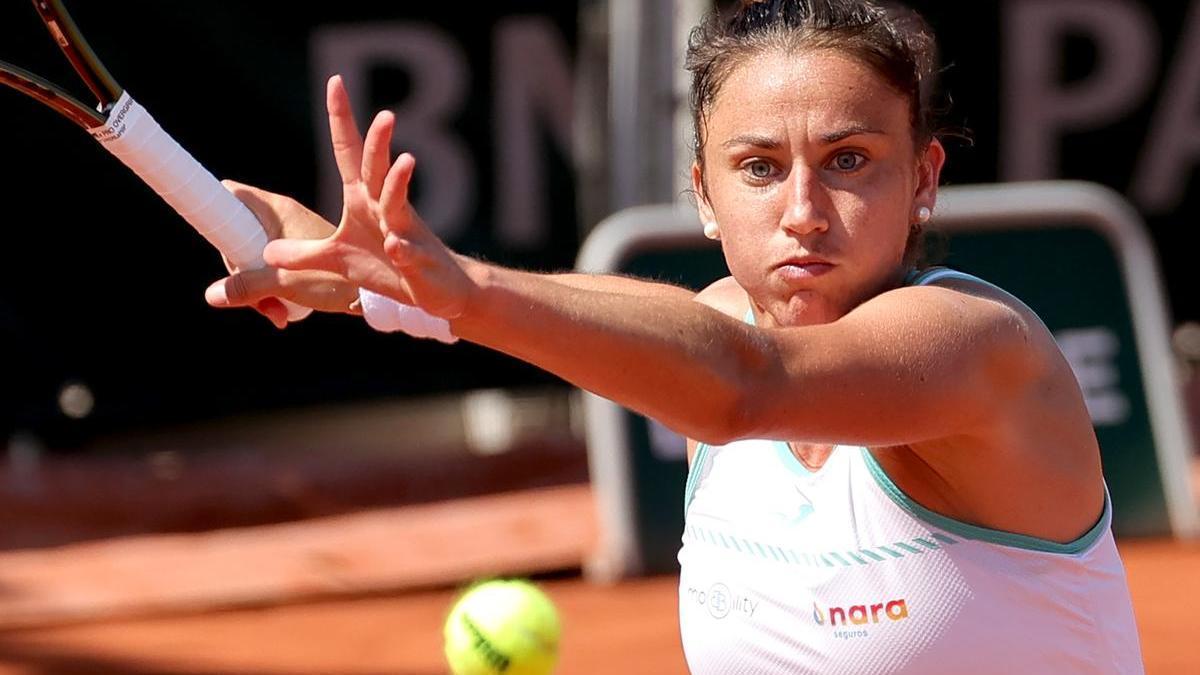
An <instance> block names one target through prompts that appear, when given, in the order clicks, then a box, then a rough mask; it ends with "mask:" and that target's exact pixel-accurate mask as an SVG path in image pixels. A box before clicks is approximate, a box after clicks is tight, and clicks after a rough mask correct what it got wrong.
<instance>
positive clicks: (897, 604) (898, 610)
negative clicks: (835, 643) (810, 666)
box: [813, 598, 908, 628]
mask: <svg viewBox="0 0 1200 675" xmlns="http://www.w3.org/2000/svg"><path fill="white" fill-rule="evenodd" d="M907 618H908V602H907V601H906V600H905V599H904V598H900V599H898V600H888V601H887V602H876V603H870V604H862V605H849V606H847V607H827V608H825V609H824V610H822V609H821V606H820V605H818V604H817V603H815V602H814V603H813V621H816V622H817V625H818V626H829V627H830V628H833V627H836V626H865V625H867V624H870V623H879V622H880V621H881V620H884V619H886V620H888V621H903V620H904V619H907Z"/></svg>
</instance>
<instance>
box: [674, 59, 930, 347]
mask: <svg viewBox="0 0 1200 675" xmlns="http://www.w3.org/2000/svg"><path fill="white" fill-rule="evenodd" d="M910 116H911V112H910V108H909V102H908V100H907V99H906V98H905V97H904V96H903V95H901V94H900V93H898V92H897V91H895V90H894V89H893V88H892V87H890V86H889V85H888V84H887V83H886V82H885V81H884V80H883V79H881V78H880V77H879V76H878V75H876V74H875V72H874V71H873V70H871V68H870V67H868V66H866V65H865V64H863V63H861V62H859V61H858V60H857V59H854V58H852V57H850V56H846V55H844V54H842V53H839V52H836V51H830V50H820V51H808V52H801V53H793V54H786V53H782V52H766V53H761V54H758V55H755V56H752V57H750V58H747V59H744V60H743V62H742V63H741V64H740V65H738V66H737V67H736V68H735V70H734V71H733V72H732V73H731V74H730V76H729V78H728V79H727V80H726V81H725V83H724V85H723V88H722V89H721V91H720V93H719V94H718V96H717V99H716V101H715V102H714V103H713V106H712V109H711V110H710V111H709V115H708V118H707V125H706V127H705V136H704V138H705V145H704V175H703V182H702V183H701V175H700V170H699V168H698V167H697V168H694V169H693V182H695V183H696V188H697V193H698V194H699V195H700V211H701V218H702V219H703V220H704V221H705V222H709V221H712V220H715V221H716V223H717V224H718V226H719V227H720V232H721V240H722V246H723V248H724V252H725V259H726V262H727V263H728V265H729V270H730V272H731V273H732V274H733V276H734V278H735V279H736V280H737V282H738V283H739V284H740V285H741V286H742V288H744V289H746V291H747V292H748V293H749V294H750V297H751V299H752V304H753V305H754V308H755V312H756V314H757V315H758V318H759V320H760V325H804V324H814V323H826V322H829V321H833V320H836V319H837V318H839V317H841V316H842V315H844V314H845V313H846V312H848V311H850V310H851V309H853V308H854V307H855V306H856V305H858V304H859V303H861V302H863V301H864V300H866V299H868V298H870V297H871V296H873V295H876V294H878V293H880V292H881V291H883V290H885V289H886V288H888V287H890V286H894V285H897V284H898V283H899V281H900V279H901V277H902V275H903V273H904V269H903V258H904V253H905V245H906V242H907V240H908V235H909V231H910V227H911V225H912V224H913V223H914V222H916V212H917V209H918V208H920V207H921V206H926V207H929V208H932V207H933V200H934V198H935V193H936V189H937V174H938V173H939V171H940V170H941V165H942V161H943V159H944V152H943V150H942V148H941V146H940V145H938V144H937V143H936V142H934V143H933V144H931V145H930V147H929V148H927V149H926V148H921V149H920V151H918V148H917V147H916V143H915V142H914V140H913V131H912V122H911V119H910Z"/></svg>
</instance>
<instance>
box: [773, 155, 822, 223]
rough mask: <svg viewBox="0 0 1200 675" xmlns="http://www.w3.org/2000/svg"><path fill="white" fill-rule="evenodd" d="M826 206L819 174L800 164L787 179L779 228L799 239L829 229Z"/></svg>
mask: <svg viewBox="0 0 1200 675" xmlns="http://www.w3.org/2000/svg"><path fill="white" fill-rule="evenodd" d="M824 203H825V199H824V186H822V185H821V183H820V180H819V178H818V177H817V175H816V173H815V172H814V171H812V170H810V169H808V168H807V167H804V166H801V165H797V166H796V168H794V169H793V170H792V171H791V173H790V174H789V175H788V177H787V184H786V188H785V200H784V204H783V213H782V214H781V216H780V219H779V226H780V227H781V228H783V229H784V230H785V231H787V232H789V233H791V234H794V235H797V236H802V235H807V234H812V233H814V232H824V231H826V230H828V229H829V221H828V219H827V218H826V217H825V208H824V206H823V204H824Z"/></svg>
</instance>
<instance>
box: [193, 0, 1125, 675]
mask: <svg viewBox="0 0 1200 675" xmlns="http://www.w3.org/2000/svg"><path fill="white" fill-rule="evenodd" d="M933 51H934V43H933V39H932V36H931V32H930V31H929V29H928V27H927V26H926V24H925V23H924V22H923V21H922V20H920V19H919V17H917V16H915V15H914V14H912V13H907V12H904V13H901V12H898V11H895V10H887V9H884V8H882V7H881V6H880V5H877V4H875V3H874V2H867V1H862V0H858V1H855V0H766V1H758V2H744V3H742V5H741V6H740V7H739V8H738V9H737V11H736V12H735V13H734V14H732V15H714V16H713V17H711V18H710V20H708V21H707V22H706V23H705V24H703V25H702V26H701V27H699V28H698V29H697V30H696V31H694V33H693V35H692V40H691V44H690V48H689V53H688V59H687V64H688V67H689V69H690V70H691V72H692V73H693V76H694V79H693V88H692V103H693V113H694V120H695V124H696V134H695V138H696V155H695V163H694V166H693V168H692V178H693V183H694V187H695V192H696V196H697V202H698V206H699V213H700V217H701V221H702V223H703V227H704V231H705V232H706V233H707V234H708V235H709V236H711V237H713V238H719V239H720V240H721V245H722V247H723V250H724V254H725V258H726V261H727V263H728V266H729V270H730V272H731V276H730V277H728V278H726V279H723V280H721V281H718V282H717V283H715V284H713V285H712V286H710V287H709V288H707V289H705V290H704V291H702V292H700V293H699V294H697V295H693V294H691V293H690V292H687V291H684V290H681V289H678V288H674V287H671V286H666V285H662V284H655V283H649V282H641V281H638V280H632V279H626V278H617V277H604V276H596V277H587V276H579V275H557V276H556V275H542V274H531V273H526V272H520V271H515V270H511V269H504V268H501V267H498V266H495V265H490V264H486V263H483V262H479V261H476V260H472V259H469V258H466V257H463V256H459V255H456V254H454V253H453V252H451V251H450V250H449V249H448V248H446V247H445V246H444V245H443V244H442V242H440V241H439V240H438V239H437V238H436V237H435V236H434V235H433V234H432V233H431V232H430V231H429V230H428V229H427V228H426V227H425V225H424V224H423V223H422V222H421V220H420V218H419V217H418V215H417V214H416V213H415V212H414V211H413V209H412V207H411V205H410V204H409V202H408V201H407V194H406V193H407V185H408V181H409V178H410V177H411V175H412V172H413V170H414V165H415V164H414V160H413V158H412V157H411V156H408V155H403V156H401V157H400V158H398V159H397V160H396V162H395V164H393V165H392V166H391V168H390V170H388V169H387V167H388V161H389V160H388V158H387V152H386V137H387V135H388V133H389V131H390V130H389V125H390V123H391V120H390V117H388V116H387V115H382V116H380V117H378V118H376V121H375V123H374V124H373V125H372V128H371V130H370V131H369V132H368V134H367V139H366V143H365V146H364V144H363V143H362V141H361V140H360V137H359V135H358V132H357V131H356V130H355V129H354V126H353V122H352V120H351V118H350V111H349V107H348V104H347V102H346V98H345V93H344V91H342V89H341V85H340V83H339V82H338V81H336V80H335V81H334V82H333V83H332V84H331V88H330V118H331V125H332V128H333V129H334V150H335V153H336V154H337V157H338V165H339V167H340V169H341V172H342V177H343V179H344V181H345V184H346V193H347V207H346V211H345V217H344V218H343V221H342V224H341V225H340V226H339V228H338V229H337V231H336V232H335V233H333V234H332V235H330V236H328V237H326V238H324V239H319V240H312V241H300V240H295V239H284V240H278V241H274V242H272V243H271V244H270V245H269V246H268V248H267V253H266V257H267V261H268V263H269V264H271V265H273V266H274V267H275V268H277V269H278V270H287V271H283V272H278V271H268V272H260V273H251V274H252V275H256V276H250V277H241V278H235V279H231V280H224V281H222V282H219V283H218V284H216V285H214V286H213V287H212V289H210V301H211V302H213V303H214V304H217V305H219V306H229V305H247V304H254V303H256V302H257V301H259V300H260V299H261V298H264V297H267V296H282V297H287V298H289V299H292V300H296V301H298V302H300V303H302V304H309V305H312V304H314V302H316V301H314V299H313V298H310V297H308V293H309V292H310V291H312V290H313V289H314V288H316V287H318V286H320V285H321V284H322V283H325V284H326V286H324V287H323V288H325V289H326V290H327V293H326V295H325V296H322V297H324V298H326V301H324V302H325V305H322V306H327V308H338V309H347V310H349V309H351V305H352V300H353V298H354V297H355V294H356V291H357V289H358V288H359V287H364V288H366V289H368V290H369V291H371V292H374V293H379V294H382V295H384V296H387V297H389V298H391V299H392V301H394V302H398V303H404V304H407V305H413V306H416V307H419V308H421V309H423V310H424V312H426V313H427V314H428V315H432V316H433V317H439V318H441V319H443V320H444V321H445V325H446V327H448V329H449V330H450V331H451V332H452V333H453V335H454V336H457V337H458V338H461V339H464V340H469V341H472V342H475V343H478V344H481V345H485V346H488V347H491V348H493V349H496V350H499V351H502V352H505V353H508V354H511V355H513V356H515V357H517V358H520V359H524V360H526V361H528V362H530V363H533V364H536V365H538V366H540V367H542V368H545V369H547V370H549V371H551V372H554V373H556V374H558V375H560V376H562V377H563V378H565V379H567V380H569V381H570V382H572V383H574V384H577V385H578V386H580V387H583V388H585V389H588V390H590V391H593V392H596V393H598V394H600V395H602V396H605V397H608V398H610V399H612V400H614V401H617V402H619V403H621V404H624V405H626V406H628V407H630V408H632V409H634V410H637V411H639V412H641V413H644V414H646V415H649V416H651V417H654V418H656V419H658V420H660V421H661V422H663V423H664V424H666V425H667V426H669V427H671V428H673V429H675V430H677V431H679V432H681V433H684V434H686V435H687V436H688V437H689V438H692V439H695V441H693V442H691V443H690V444H689V457H690V474H689V476H688V480H687V490H686V495H685V496H684V499H685V504H686V517H687V522H686V527H685V531H684V535H683V547H682V550H681V551H680V554H679V560H680V563H681V565H682V573H681V577H680V597H679V607H680V627H681V632H682V638H683V646H684V650H685V653H686V657H687V661H688V665H689V667H690V668H691V670H692V672H695V673H747V674H749V673H892V672H908V673H964V672H971V673H976V674H980V673H1006V674H1007V673H1137V672H1141V671H1142V664H1141V656H1140V650H1139V644H1138V638H1137V630H1136V627H1135V624H1134V618H1133V612H1132V608H1131V603H1130V597H1129V593H1128V589H1127V585H1126V581H1125V575H1124V570H1123V567H1122V564H1121V561H1120V558H1119V557H1118V554H1117V550H1116V547H1115V545H1114V542H1113V538H1112V535H1111V532H1110V527H1109V525H1110V522H1111V509H1112V506H1111V504H1110V502H1109V499H1108V497H1107V491H1106V488H1105V484H1104V480H1103V477H1102V474H1101V470H1100V456H1099V452H1098V448H1097V444H1096V438H1095V436H1094V434H1093V430H1092V425H1091V422H1090V419H1089V416H1088V413H1087V410H1086V408H1085V406H1084V402H1083V398H1082V396H1081V394H1080V391H1079V388H1078V385H1077V384H1076V381H1075V379H1074V377H1073V375H1072V372H1071V369H1070V368H1069V366H1068V364H1067V362H1066V360H1065V359H1064V357H1063V356H1062V354H1061V353H1060V352H1059V350H1058V349H1057V347H1056V345H1055V343H1054V340H1053V338H1052V336H1051V334H1050V333H1049V332H1048V331H1047V329H1046V328H1045V326H1043V324H1042V323H1041V322H1040V321H1039V319H1038V318H1037V316H1035V315H1034V313H1033V312H1032V311H1031V310H1030V309H1029V308H1028V307H1026V306H1025V305H1023V304H1022V303H1021V302H1020V301H1019V300H1017V299H1016V298H1014V297H1012V296H1011V295H1009V294H1008V293H1006V292H1004V291H1003V290H1001V289H999V288H996V287H995V286H993V285H991V284H989V283H987V282H985V281H982V280H980V279H977V278H975V277H972V276H968V275H966V274H962V273H958V272H954V271H950V270H947V269H940V268H934V269H918V268H917V267H916V266H915V264H914V262H915V260H916V253H917V250H916V247H917V244H918V241H919V234H920V230H921V225H922V224H923V223H924V222H926V221H927V220H929V218H930V215H931V214H932V212H933V210H934V207H935V200H936V196H937V187H938V177H939V173H940V171H941V168H942V164H943V161H944V159H945V153H944V150H943V148H942V146H941V144H940V143H939V142H938V141H937V140H936V138H935V137H934V135H933V133H932V130H931V127H930V124H931V123H930V117H931V115H930V113H929V108H928V105H929V104H928V101H929V96H928V91H927V90H928V86H929V83H930V81H931V79H932V78H931V76H932V74H933V64H934V61H935V59H934V55H933ZM385 174H386V175H385ZM242 192H243V194H244V195H247V196H248V198H253V197H256V198H257V199H258V200H259V201H260V202H261V204H260V205H259V208H256V211H258V212H259V214H260V215H261V216H263V217H264V219H267V220H271V219H275V220H278V221H282V222H283V224H284V226H285V227H284V231H285V232H289V233H290V231H291V228H298V227H300V226H301V223H309V225H306V227H310V228H312V226H311V222H312V220H313V219H314V218H315V217H314V216H311V214H309V213H308V212H307V211H306V210H304V209H302V208H301V207H297V206H296V205H294V204H293V203H291V202H287V201H286V200H284V199H283V198H279V197H276V196H272V195H269V194H266V193H261V192H258V191H254V190H252V189H250V188H243V189H242ZM269 203H274V204H276V205H284V206H286V208H282V207H281V208H270V204H269ZM263 204H267V207H264V206H263ZM321 228H325V230H326V231H329V229H331V226H327V225H321V227H320V228H314V229H321ZM1012 264H1014V265H1020V264H1021V261H1020V260H1013V261H1012ZM322 275H323V276H322ZM330 297H337V298H340V299H339V300H337V301H336V302H333V301H328V298H330ZM318 300H319V299H318ZM368 314H370V310H369V308H368Z"/></svg>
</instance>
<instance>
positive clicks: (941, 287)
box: [846, 278, 1059, 376]
mask: <svg viewBox="0 0 1200 675" xmlns="http://www.w3.org/2000/svg"><path fill="white" fill-rule="evenodd" d="M846 318H848V319H851V321H856V322H857V321H862V322H864V323H873V324H879V323H887V324H890V325H892V326H894V327H895V329H896V330H898V331H905V330H906V329H914V328H920V331H919V334H913V335H910V336H909V337H914V338H916V339H919V340H930V339H933V340H947V341H954V342H956V343H957V344H958V345H959V347H960V348H966V349H968V350H970V351H974V350H978V352H979V353H980V354H988V353H990V354H991V355H992V356H994V357H996V359H997V362H999V363H1002V364H1004V365H1003V370H1004V371H1006V374H1007V375H1009V376H1014V375H1018V374H1023V375H1025V376H1035V375H1037V374H1038V372H1039V371H1042V370H1043V368H1044V367H1045V366H1046V365H1047V364H1048V363H1049V362H1051V361H1054V360H1055V358H1056V357H1058V356H1059V350H1058V346H1057V344H1056V343H1055V341H1054V337H1053V335H1051V333H1050V331H1049V330H1048V329H1047V328H1046V326H1045V324H1043V323H1042V321H1041V319H1039V318H1038V316H1037V314H1035V313H1034V312H1033V310H1032V309H1030V308H1029V307H1028V306H1026V305H1025V304H1024V303H1023V302H1021V301H1020V300H1019V299H1018V298H1016V297H1015V296H1013V295H1011V294H1009V293H1007V292H1006V291H1004V290H1002V289H1000V288H998V287H996V286H992V285H990V284H986V283H983V282H980V281H976V280H969V279H957V278H952V279H943V280H939V281H937V282H934V283H932V284H928V285H923V286H906V287H903V288H898V289H895V290H893V291H889V292H886V293H883V294H881V295H878V296H876V297H874V298H872V299H871V300H868V301H867V302H865V303H863V304H862V305H860V306H859V307H857V308H855V309H854V310H853V311H851V312H850V314H848V315H847V317H846ZM1019 365H1024V366H1026V367H1027V368H1018V367H1017V366H1019Z"/></svg>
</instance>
